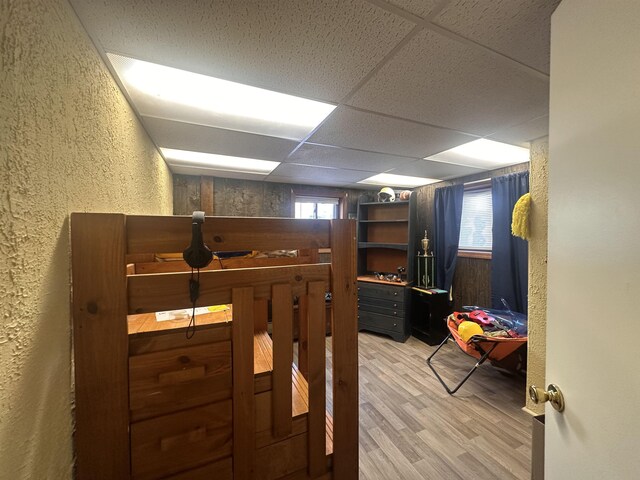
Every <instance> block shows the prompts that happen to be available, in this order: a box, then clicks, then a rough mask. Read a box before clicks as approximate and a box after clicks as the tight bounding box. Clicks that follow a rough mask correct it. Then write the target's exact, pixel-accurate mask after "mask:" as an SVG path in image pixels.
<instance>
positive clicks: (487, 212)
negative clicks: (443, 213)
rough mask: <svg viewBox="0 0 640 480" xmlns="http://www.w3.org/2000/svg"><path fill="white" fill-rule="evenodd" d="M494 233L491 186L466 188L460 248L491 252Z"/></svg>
mask: <svg viewBox="0 0 640 480" xmlns="http://www.w3.org/2000/svg"><path fill="white" fill-rule="evenodd" d="M492 233H493V211H492V203H491V188H476V189H469V190H465V192H464V198H463V201H462V221H461V223H460V243H459V245H458V249H459V250H476V251H481V252H490V251H491V244H492Z"/></svg>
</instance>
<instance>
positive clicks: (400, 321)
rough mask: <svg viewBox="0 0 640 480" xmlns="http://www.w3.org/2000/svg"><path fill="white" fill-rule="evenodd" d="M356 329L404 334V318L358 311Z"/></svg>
mask: <svg viewBox="0 0 640 480" xmlns="http://www.w3.org/2000/svg"><path fill="white" fill-rule="evenodd" d="M358 328H364V329H366V328H371V329H374V330H379V329H383V330H388V331H392V332H398V333H403V332H404V318H403V317H402V316H400V317H393V316H390V315H382V314H380V313H374V312H367V311H360V312H358Z"/></svg>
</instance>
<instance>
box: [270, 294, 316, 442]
mask: <svg viewBox="0 0 640 480" xmlns="http://www.w3.org/2000/svg"><path fill="white" fill-rule="evenodd" d="M320 283H321V284H322V285H324V282H320ZM272 298H273V301H272V307H271V308H272V326H273V335H272V336H273V380H272V382H273V383H272V384H273V387H272V388H273V393H272V402H271V406H272V414H273V435H274V437H276V438H280V437H284V436H287V435H289V434H291V427H292V423H291V405H292V399H291V391H292V385H291V366H292V364H293V295H292V293H291V285H289V284H288V283H285V284H279V285H274V286H273V295H272Z"/></svg>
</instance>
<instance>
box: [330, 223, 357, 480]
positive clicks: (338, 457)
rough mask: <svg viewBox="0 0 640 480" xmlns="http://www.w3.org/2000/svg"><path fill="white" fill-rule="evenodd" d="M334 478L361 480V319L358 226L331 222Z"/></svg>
mask: <svg viewBox="0 0 640 480" xmlns="http://www.w3.org/2000/svg"><path fill="white" fill-rule="evenodd" d="M331 247H332V248H331V284H332V287H333V288H332V292H333V296H332V306H333V322H332V326H331V328H332V330H331V331H332V332H333V335H332V337H331V341H332V344H333V424H334V431H333V476H334V478H336V479H340V480H357V478H358V461H359V460H358V320H357V298H358V297H357V284H356V254H357V251H356V224H355V221H354V220H332V221H331Z"/></svg>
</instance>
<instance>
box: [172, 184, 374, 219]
mask: <svg viewBox="0 0 640 480" xmlns="http://www.w3.org/2000/svg"><path fill="white" fill-rule="evenodd" d="M293 191H295V192H296V193H298V194H301V195H304V194H305V193H306V194H308V195H313V196H318V195H326V196H327V197H339V196H342V195H344V194H346V202H347V213H353V214H355V213H356V212H357V210H358V198H359V197H360V196H363V195H364V196H367V197H368V198H374V196H375V193H376V192H373V191H368V190H354V189H339V188H331V187H317V186H311V185H290V184H285V183H271V182H255V181H252V180H235V179H229V178H218V177H205V176H203V177H200V176H192V175H174V176H173V214H174V215H191V213H192V212H193V211H194V210H203V211H204V212H205V213H206V214H207V215H217V216H223V217H235V216H242V217H291V212H292V203H291V202H292V197H293V195H292V193H293Z"/></svg>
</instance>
